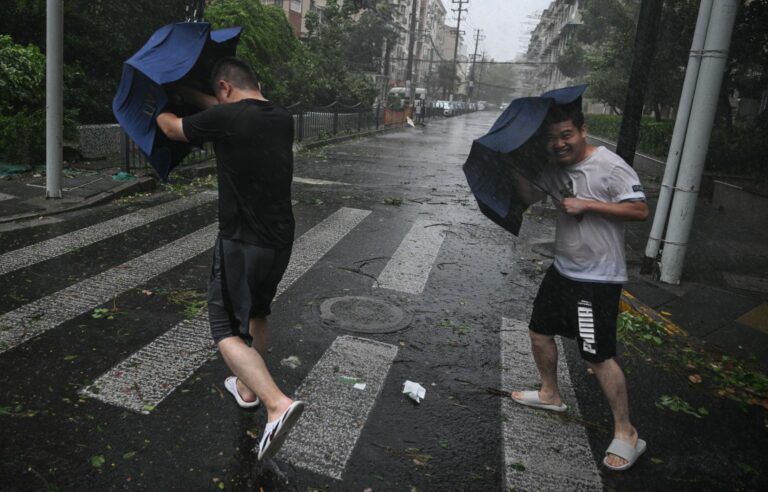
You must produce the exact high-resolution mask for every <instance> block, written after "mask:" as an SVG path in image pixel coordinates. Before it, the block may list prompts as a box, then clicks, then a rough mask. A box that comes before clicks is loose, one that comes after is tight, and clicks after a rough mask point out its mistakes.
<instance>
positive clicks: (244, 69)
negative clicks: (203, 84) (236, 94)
mask: <svg viewBox="0 0 768 492" xmlns="http://www.w3.org/2000/svg"><path fill="white" fill-rule="evenodd" d="M219 80H226V81H227V82H229V83H230V84H232V85H233V86H234V87H236V88H238V89H243V90H247V89H259V82H260V79H259V76H258V75H257V74H256V72H255V71H254V70H253V69H252V68H251V66H250V65H248V64H247V63H245V62H244V61H243V60H241V59H240V58H237V57H236V56H227V57H225V58H222V59H221V60H219V61H218V62H216V65H214V66H213V70H211V88H213V93H214V94H215V93H216V92H217V91H218V88H217V87H216V84H217V82H218V81H219Z"/></svg>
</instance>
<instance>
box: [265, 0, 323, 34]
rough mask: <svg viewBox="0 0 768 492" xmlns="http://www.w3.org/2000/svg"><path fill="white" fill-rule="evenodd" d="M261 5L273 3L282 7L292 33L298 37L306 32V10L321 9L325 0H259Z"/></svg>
mask: <svg viewBox="0 0 768 492" xmlns="http://www.w3.org/2000/svg"><path fill="white" fill-rule="evenodd" d="M261 3H262V4H263V5H275V6H277V7H280V8H281V9H283V12H285V17H286V18H287V19H288V22H289V23H290V24H291V28H292V29H293V34H294V35H295V36H296V37H297V38H299V37H302V36H304V35H305V34H306V33H307V28H306V26H305V25H304V20H305V18H306V15H307V13H308V12H311V11H313V10H322V9H323V7H325V6H326V4H327V0H261Z"/></svg>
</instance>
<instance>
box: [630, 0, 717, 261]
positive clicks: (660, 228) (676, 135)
mask: <svg viewBox="0 0 768 492" xmlns="http://www.w3.org/2000/svg"><path fill="white" fill-rule="evenodd" d="M712 2H713V0H701V4H700V5H699V16H698V18H697V20H696V30H695V31H694V33H693V41H692V42H691V54H690V56H689V57H688V68H686V70H685V81H684V82H683V92H682V94H681V95H680V103H679V104H678V106H677V116H676V117H675V130H674V132H673V133H672V141H671V142H670V144H669V153H668V154H667V164H666V166H665V167H664V178H663V179H662V181H661V190H660V191H659V199H658V201H657V202H656V212H655V214H654V216H653V226H652V227H651V234H650V236H649V237H648V244H647V245H646V246H645V259H644V260H643V267H642V273H651V271H652V270H653V263H654V262H655V261H656V257H657V256H658V255H659V248H660V247H661V238H662V235H663V234H664V228H665V227H666V225H667V217H668V216H669V206H670V204H671V203H672V194H673V190H674V186H675V181H676V180H677V171H678V169H679V167H680V154H681V153H682V151H683V144H684V143H685V132H686V130H687V129H688V120H689V118H690V115H691V105H692V104H693V93H694V91H695V89H696V81H697V80H698V77H699V68H700V67H701V56H702V52H701V50H702V49H704V40H705V39H706V37H707V25H709V17H710V15H711V14H712Z"/></svg>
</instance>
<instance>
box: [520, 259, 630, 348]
mask: <svg viewBox="0 0 768 492" xmlns="http://www.w3.org/2000/svg"><path fill="white" fill-rule="evenodd" d="M620 299H621V284H606V283H600V282H581V281H576V280H571V279H569V278H566V277H564V276H562V275H561V274H560V272H558V271H557V270H556V269H555V267H554V266H551V267H549V270H547V273H546V274H545V275H544V280H542V281H541V286H540V287H539V293H538V294H536V299H535V300H534V301H533V314H532V315H531V322H530V324H529V325H528V327H529V328H530V330H531V331H533V332H535V333H540V334H542V335H561V336H564V337H568V338H576V341H577V343H578V345H579V352H580V353H581V357H582V358H583V359H584V360H587V361H590V362H603V361H605V360H608V359H610V358H611V357H614V356H615V355H616V318H617V317H618V315H619V300H620Z"/></svg>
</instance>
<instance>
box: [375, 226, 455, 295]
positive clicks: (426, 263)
mask: <svg viewBox="0 0 768 492" xmlns="http://www.w3.org/2000/svg"><path fill="white" fill-rule="evenodd" d="M445 229H446V226H445V224H438V223H435V222H433V221H427V220H417V221H416V223H415V224H414V225H413V227H411V230H410V231H408V234H407V235H406V236H405V238H404V239H403V241H402V242H401V243H400V246H398V248H397V251H395V254H394V255H392V258H391V259H390V260H389V262H388V263H387V265H386V266H385V267H384V270H382V271H381V273H380V274H379V278H378V280H377V284H376V285H377V287H380V288H383V289H390V290H396V291H400V292H407V293H409V294H421V293H422V292H423V291H424V287H425V285H426V284H427V279H428V278H429V272H430V271H431V270H432V265H433V263H434V262H435V258H437V254H438V252H439V251H440V246H441V245H442V244H443V240H444V239H445Z"/></svg>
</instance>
